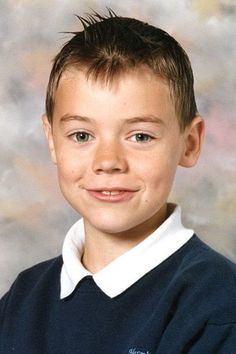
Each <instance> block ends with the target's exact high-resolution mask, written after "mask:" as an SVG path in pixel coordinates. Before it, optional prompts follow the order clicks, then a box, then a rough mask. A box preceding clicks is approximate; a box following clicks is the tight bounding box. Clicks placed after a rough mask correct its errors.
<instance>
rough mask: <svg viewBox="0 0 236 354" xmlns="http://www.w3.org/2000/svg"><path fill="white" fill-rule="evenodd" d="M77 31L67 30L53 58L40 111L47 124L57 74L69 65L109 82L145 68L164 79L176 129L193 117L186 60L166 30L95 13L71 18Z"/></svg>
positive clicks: (191, 88) (193, 104) (189, 73)
mask: <svg viewBox="0 0 236 354" xmlns="http://www.w3.org/2000/svg"><path fill="white" fill-rule="evenodd" d="M77 17H78V18H79V20H80V21H81V23H82V25H83V31H80V32H72V34H73V37H72V38H71V40H70V41H69V42H67V43H66V44H65V45H64V47H63V48H62V49H61V51H60V52H59V53H58V54H57V56H56V57H55V59H54V63H53V67H52V71H51V74H50V78H49V83H48V88H47V97H46V113H47V116H48V119H49V121H50V122H51V123H52V117H53V110H54V97H55V92H56V89H57V87H58V84H59V81H60V78H61V75H62V74H63V72H65V71H66V69H67V68H69V67H76V68H78V69H81V68H82V69H85V72H86V74H87V76H90V75H92V77H93V78H94V79H98V78H99V79H103V80H105V81H106V82H112V80H113V78H114V77H115V76H117V75H118V74H121V73H122V72H124V71H126V70H129V69H132V68H135V67H137V66H138V65H146V66H147V67H148V68H150V69H151V70H152V71H153V72H154V73H155V74H157V75H158V76H160V77H161V78H163V79H164V80H166V81H167V82H168V84H169V87H170V92H171V94H172V97H173V99H174V102H175V109H176V113H177V116H178V119H179V125H180V128H181V129H184V128H185V127H186V126H187V125H188V123H190V122H191V120H192V119H193V118H194V116H195V115H196V113H197V107H196V102H195V97H194V89H193V73H192V68H191V64H190V61H189V58H188V56H187V54H186V53H185V51H184V50H183V48H182V47H181V46H180V45H179V43H178V42H177V41H176V40H175V39H174V38H173V37H171V36H170V35H169V34H168V33H167V32H165V31H163V30H162V29H160V28H156V27H154V26H151V25H149V24H147V23H144V22H142V21H139V20H136V19H133V18H126V17H120V16H117V15H116V14H115V13H114V12H113V11H112V10H109V13H108V16H101V15H99V14H98V13H93V14H92V15H88V16H87V17H86V18H83V17H80V16H77Z"/></svg>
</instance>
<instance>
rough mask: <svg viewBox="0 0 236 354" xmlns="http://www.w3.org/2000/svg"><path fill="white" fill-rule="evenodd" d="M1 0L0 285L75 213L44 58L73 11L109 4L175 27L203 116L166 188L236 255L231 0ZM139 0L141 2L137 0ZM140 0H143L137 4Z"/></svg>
mask: <svg viewBox="0 0 236 354" xmlns="http://www.w3.org/2000/svg"><path fill="white" fill-rule="evenodd" d="M119 3H120V4H119V5H117V4H118V1H114V0H110V1H109V0H108V1H92V0H90V1H82V0H80V1H79V0H50V1H46V0H34V1H31V0H0V45H1V55H0V183H1V187H0V222H1V229H0V293H1V294H2V293H4V292H5V291H6V290H7V288H8V287H9V285H10V284H11V283H12V281H13V280H14V278H15V277H16V275H17V273H18V272H19V271H21V270H22V269H24V268H26V267H29V266H30V265H32V264H34V263H36V262H39V261H41V260H44V259H47V258H50V257H52V256H54V255H57V254H58V253H59V252H60V249H61V244H62V240H63V237H64V235H65V233H66V231H67V230H68V228H69V227H70V225H71V224H72V223H73V222H74V221H75V220H76V219H77V218H78V215H76V213H75V212H74V211H73V210H71V208H70V207H69V206H68V205H67V204H66V202H65V201H64V200H63V198H62V196H61V194H60V192H59V190H58V185H57V180H56V171H55V167H54V166H53V165H52V164H51V162H50V159H49V157H48V153H47V147H46V143H45V140H44V136H43V133H42V128H41V114H42V113H43V111H44V96H45V89H46V84H47V78H48V74H49V71H50V66H51V59H52V58H53V56H54V55H55V54H56V53H57V51H58V50H59V49H60V47H61V46H62V44H63V43H64V42H65V41H66V40H68V39H69V36H68V35H65V34H63V33H60V32H63V31H73V30H76V29H78V21H77V19H76V17H75V16H74V14H76V13H78V14H84V13H85V12H88V11H90V9H91V8H92V9H94V10H96V11H101V12H102V13H104V12H105V11H106V10H105V9H106V6H108V7H111V8H113V9H114V10H115V12H117V13H118V14H121V15H124V16H133V17H137V18H140V19H142V20H145V21H148V22H150V23H152V24H154V25H156V26H159V27H161V28H163V29H165V30H167V31H168V32H169V33H171V34H172V35H174V36H175V37H176V38H177V40H178V41H179V42H180V43H181V44H182V45H183V46H184V48H185V49H186V50H187V52H188V54H189V56H190V58H191V60H192V64H193V69H194V73H195V86H196V94H197V101H198V106H199V110H200V112H201V113H202V115H203V116H204V117H205V119H206V125H207V134H206V141H205V145H204V149H203V154H202V157H201V160H200V162H199V164H198V166H197V167H196V168H194V169H189V170H185V169H180V170H179V172H178V174H177V181H176V184H175V187H174V190H173V193H172V196H171V198H170V199H171V200H175V201H177V202H179V203H180V204H181V205H182V208H183V211H184V214H185V222H186V223H187V225H190V226H191V227H194V228H195V230H196V231H197V232H198V234H199V235H200V237H201V238H202V239H204V240H205V241H206V242H207V243H209V244H211V245H212V246H213V247H214V248H216V249H218V250H220V251H221V252H222V253H224V254H225V255H227V256H228V257H230V258H231V259H234V260H236V241H235V226H236V221H235V212H236V167H235V164H236V105H235V101H236V100H235V89H236V77H235V75H236V74H235V72H236V71H235V63H236V45H235V44H236V2H235V0H208V1H204V0H168V1H166V0H146V1H145V2H141V1H134V0H126V1H124V2H122V1H120V2H119ZM142 3H143V4H142ZM141 4H142V5H141Z"/></svg>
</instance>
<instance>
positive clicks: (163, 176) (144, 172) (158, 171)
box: [136, 153, 178, 190]
mask: <svg viewBox="0 0 236 354" xmlns="http://www.w3.org/2000/svg"><path fill="white" fill-rule="evenodd" d="M177 165H178V162H177V158H176V156H175V154H174V153H173V154H172V156H171V155H169V154H167V153H163V154H159V155H158V156H157V155H156V156H150V157H149V158H146V159H145V160H144V161H143V162H142V161H139V164H137V170H136V171H137V175H139V177H140V178H141V179H142V181H143V183H144V184H145V185H146V188H153V189H154V188H156V189H158V187H159V188H160V187H161V188H162V189H164V190H166V189H168V190H169V189H170V187H171V185H172V182H173V179H174V176H175V171H176V168H177Z"/></svg>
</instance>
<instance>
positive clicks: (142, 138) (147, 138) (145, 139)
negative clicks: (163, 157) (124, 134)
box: [129, 133, 154, 143]
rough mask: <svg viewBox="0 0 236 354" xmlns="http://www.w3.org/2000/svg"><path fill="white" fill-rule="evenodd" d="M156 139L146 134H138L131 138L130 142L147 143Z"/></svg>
mask: <svg viewBox="0 0 236 354" xmlns="http://www.w3.org/2000/svg"><path fill="white" fill-rule="evenodd" d="M153 139H154V138H153V137H152V136H151V135H149V134H145V133H136V134H134V135H132V136H131V137H130V139H129V140H131V141H134V142H137V143H147V142H149V141H152V140H153Z"/></svg>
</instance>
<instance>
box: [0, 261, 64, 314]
mask: <svg viewBox="0 0 236 354" xmlns="http://www.w3.org/2000/svg"><path fill="white" fill-rule="evenodd" d="M62 263H63V261H62V256H61V255H60V256H58V257H55V258H52V259H49V260H46V261H43V262H40V263H38V264H36V265H34V266H32V267H30V268H28V269H25V270H23V271H22V272H21V273H19V275H18V276H17V278H16V280H15V281H14V283H13V284H12V286H11V288H10V289H9V291H8V292H7V293H6V294H5V295H4V296H3V298H2V299H1V300H0V304H1V308H2V307H6V306H7V303H8V302H10V303H11V306H12V305H13V304H14V303H15V304H19V303H24V302H26V301H27V299H28V298H29V297H31V294H36V293H37V294H38V297H40V296H41V297H43V298H45V297H46V296H48V295H49V294H50V292H51V290H52V289H53V290H54V292H55V291H56V292H57V293H59V291H60V270H61V267H62Z"/></svg>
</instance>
